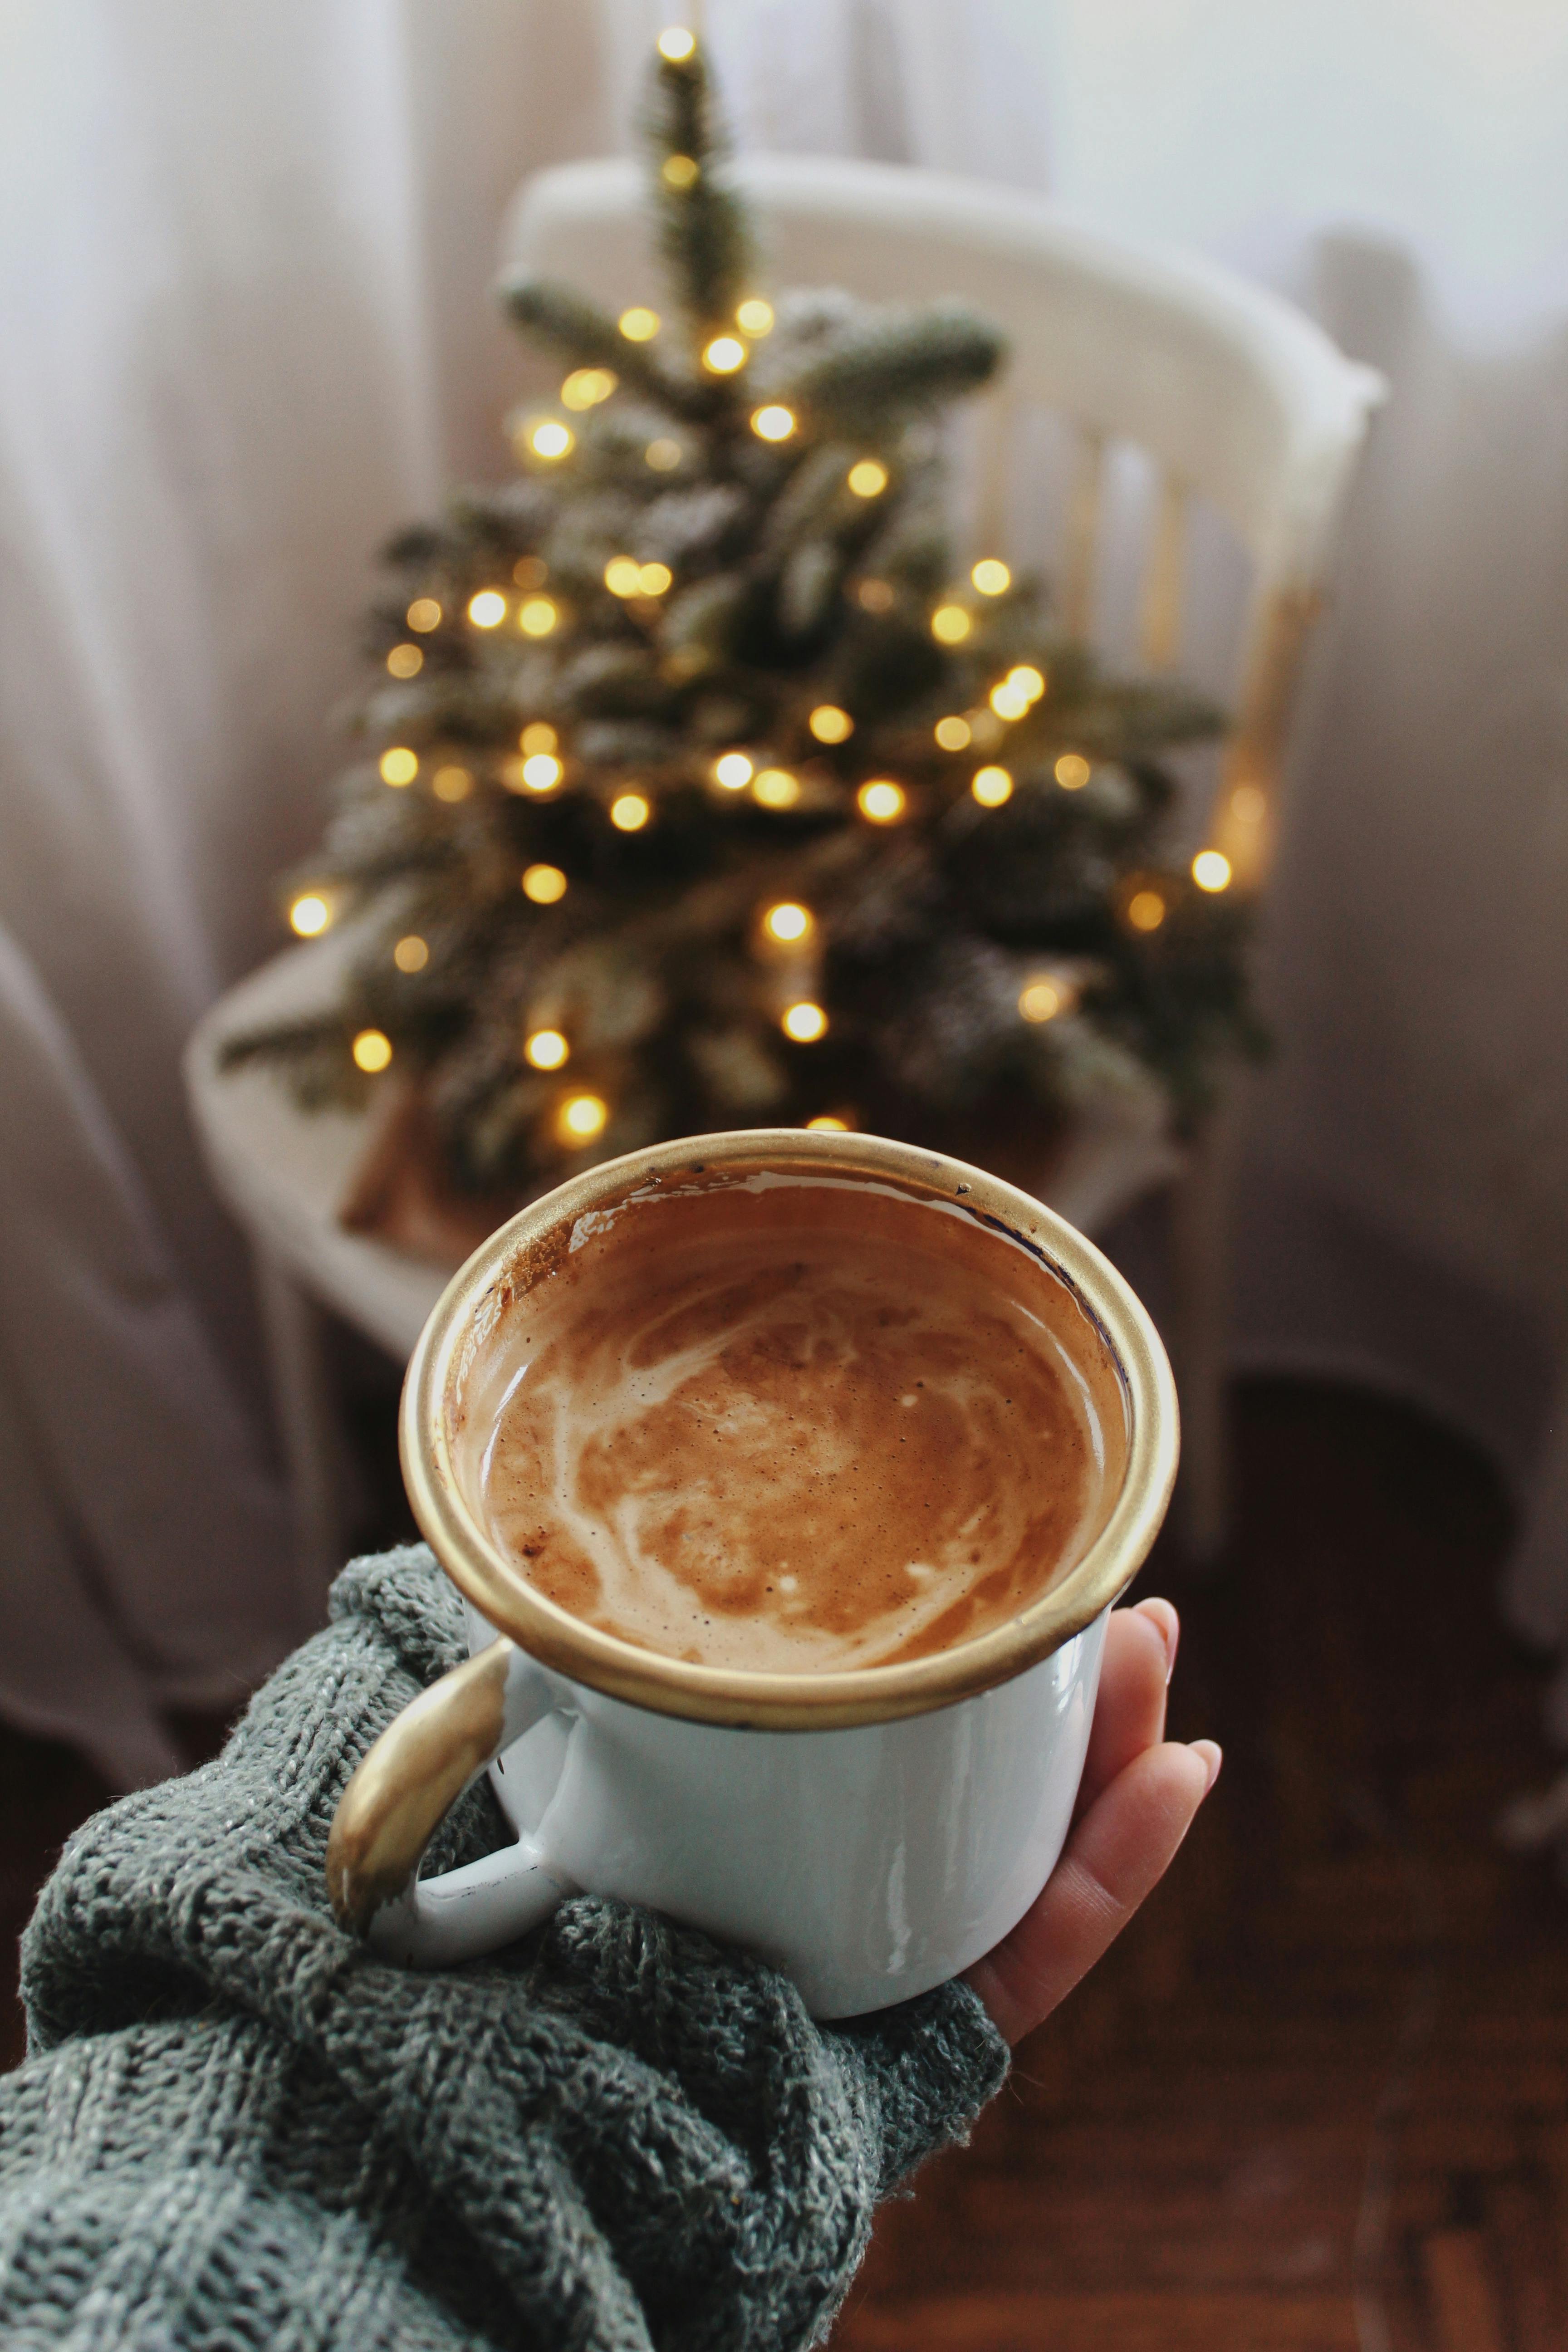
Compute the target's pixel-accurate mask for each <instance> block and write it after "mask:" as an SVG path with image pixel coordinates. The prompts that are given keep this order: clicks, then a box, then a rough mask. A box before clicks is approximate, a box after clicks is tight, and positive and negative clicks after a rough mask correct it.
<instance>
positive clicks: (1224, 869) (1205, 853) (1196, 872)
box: [1193, 849, 1230, 890]
mask: <svg viewBox="0 0 1568 2352" xmlns="http://www.w3.org/2000/svg"><path fill="white" fill-rule="evenodd" d="M1193 880H1194V882H1195V883H1196V884H1197V886H1198V888H1199V889H1200V890H1226V889H1228V888H1229V887H1230V860H1229V858H1228V857H1227V856H1226V855H1225V852H1224V851H1223V850H1220V849H1200V850H1199V852H1198V854H1197V856H1195V857H1194V860H1193Z"/></svg>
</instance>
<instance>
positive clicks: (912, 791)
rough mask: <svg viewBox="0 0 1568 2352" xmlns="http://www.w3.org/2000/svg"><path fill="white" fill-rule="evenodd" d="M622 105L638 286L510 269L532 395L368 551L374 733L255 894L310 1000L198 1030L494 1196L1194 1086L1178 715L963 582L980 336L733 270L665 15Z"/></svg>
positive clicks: (1005, 1131) (1194, 934) (1191, 1090)
mask: <svg viewBox="0 0 1568 2352" xmlns="http://www.w3.org/2000/svg"><path fill="white" fill-rule="evenodd" d="M647 130H648V143H649V147H650V151H651V162H652V182H653V191H654V202H655V204H656V205H657V207H658V222H659V228H660V236H661V246H662V252H663V257H664V262H665V265H666V269H667V273H668V289H669V295H670V297H671V299H672V300H673V305H674V311H675V315H674V316H673V317H672V316H670V315H669V314H668V309H667V310H666V312H665V314H664V315H663V316H660V315H658V314H656V312H655V311H654V310H649V309H643V308H640V307H638V308H635V309H632V310H626V311H625V312H623V313H622V315H621V316H620V317H619V318H618V319H615V318H611V317H609V316H608V315H607V314H605V312H603V311H601V310H598V309H596V308H595V306H594V305H593V304H592V303H589V302H587V301H585V300H584V299H583V298H582V297H581V296H580V295H578V294H577V293H575V292H574V291H572V290H571V289H567V288H565V287H562V286H558V285H553V284H547V283H540V282H529V283H524V284H520V285H516V286H513V287H512V288H511V289H510V290H509V292H508V295H507V298H506V299H507V301H508V305H509V308H510V312H511V315H512V316H513V318H514V319H515V320H517V321H518V323H519V324H520V325H521V327H522V328H523V329H524V330H525V331H527V332H528V333H529V334H530V335H531V336H532V337H533V338H534V339H535V341H541V342H542V343H543V344H545V345H546V346H547V347H549V348H550V349H552V350H553V351H554V352H557V353H559V354H560V355H561V356H562V358H563V360H564V361H565V362H567V364H568V366H569V370H570V372H569V373H567V375H566V377H565V380H564V382H563V384H562V386H561V393H560V404H559V407H558V408H557V409H555V410H552V412H550V413H537V414H531V415H524V416H520V417H518V418H515V419H513V420H512V427H513V445H514V447H515V449H516V451H517V455H518V457H519V460H520V467H521V471H520V476H519V478H517V479H516V480H515V481H513V482H511V483H510V484H509V485H507V486H506V487H504V488H500V489H496V490H489V491H484V492H474V493H469V494H468V495H466V496H464V497H461V498H459V499H458V500H457V501H456V502H455V504H454V505H453V507H452V509H451V511H450V513H449V515H448V518H447V521H446V522H445V524H444V525H442V526H440V527H432V528H427V529H426V528H418V529H415V530H408V531H405V533H404V534H403V535H402V536H401V537H400V538H399V539H398V540H396V541H395V542H394V544H393V546H392V547H391V549H390V550H389V551H388V558H387V561H388V563H389V565H390V569H391V572H392V575H393V581H394V593H392V595H391V596H390V598H389V599H388V600H387V601H386V602H385V603H384V604H382V605H381V606H379V607H378V608H377V610H376V612H375V614H374V648H373V649H374V654H375V656H376V657H377V659H378V661H380V662H383V663H384V667H385V672H386V673H389V676H385V677H384V678H383V681H382V682H381V683H380V684H379V685H378V687H377V688H376V690H375V691H374V692H373V693H372V694H371V695H370V696H369V698H367V700H366V701H365V703H364V705H363V709H362V710H361V712H360V714H359V719H358V724H359V730H360V732H361V735H362V737H363V742H364V745H365V752H366V756H365V758H364V759H363V761H362V762H361V763H359V764H357V765H355V766H354V767H353V768H352V769H351V770H350V771H349V772H348V773H347V774H346V775H345V776H344V778H343V779H342V786H341V799H340V804H339V807H338V811H337V814H336V815H335V817H334V819H333V821H332V824H331V829H330V831H329V834H328V836H327V840H326V844H325V846H324V849H323V850H322V852H321V855H320V856H319V857H317V858H316V859H315V860H313V861H312V862H311V864H310V866H309V867H308V869H306V870H305V871H304V872H303V873H302V874H300V875H297V876H296V877H293V879H292V884H291V891H290V896H291V913H292V919H293V923H294V927H295V929H297V930H299V931H301V932H305V933H309V932H311V931H315V930H320V929H325V928H326V926H327V925H328V923H329V922H331V920H333V919H336V918H337V917H339V916H340V915H352V916H353V918H354V919H355V929H354V933H353V954H352V960H351V961H350V962H349V964H348V968H347V971H346V975H345V978H344V981H343V985H342V997H341V1001H340V1002H339V1003H338V1004H337V1006H336V1008H335V1009H334V1010H333V1011H331V1013H328V1014H325V1015H323V1016H321V1018H319V1019H315V1020H312V1021H309V1022H300V1023H295V1024H289V1025H288V1026H285V1027H281V1028H278V1029H274V1030H270V1031H268V1032H266V1033H264V1034H253V1035H251V1036H248V1037H246V1038H242V1039H239V1040H237V1041H235V1042H234V1043H233V1044H232V1045H230V1047H229V1049H228V1058H229V1060H230V1061H231V1062H238V1061H243V1060H248V1059H254V1058H257V1057H263V1058H268V1059H271V1060H274V1061H277V1062H279V1063H280V1064H282V1065H283V1066H286V1067H287V1069H288V1071H289V1075H290V1076H291V1080H292V1083H293V1085H294V1087H295V1088H296V1091H297V1093H298V1095H299V1097H300V1100H301V1101H302V1102H304V1103H306V1104H317V1103H321V1102H323V1101H327V1100H342V1099H353V1098H354V1097H362V1096H363V1094H364V1092H365V1091H366V1090H367V1089H368V1088H370V1087H373V1086H374V1085H375V1084H377V1083H382V1084H384V1083H385V1081H384V1080H379V1079H378V1076H377V1074H378V1073H380V1072H382V1071H384V1070H386V1069H388V1068H389V1067H390V1069H391V1071H392V1073H393V1074H394V1076H395V1077H396V1076H401V1077H402V1078H403V1079H404V1081H405V1087H407V1088H408V1089H409V1090H410V1092H409V1093H408V1094H407V1095H405V1099H416V1100H417V1101H418V1103H419V1104H420V1106H421V1107H422V1114H423V1116H424V1118H425V1120H426V1128H427V1129H428V1130H429V1131H430V1132H432V1133H433V1134H434V1137H435V1139H436V1148H437V1152H438V1156H439V1160H440V1162H441V1164H442V1169H443V1173H444V1177H445V1180H446V1181H447V1182H448V1183H449V1184H450V1185H451V1186H452V1187H455V1188H456V1189H457V1191H458V1192H470V1193H475V1194H481V1195H484V1196H486V1197H487V1199H489V1201H491V1202H493V1201H494V1200H495V1199H496V1198H497V1196H506V1195H515V1196H517V1197H520V1198H521V1197H522V1196H523V1195H525V1194H527V1193H529V1192H534V1191H537V1190H538V1189H540V1188H541V1186H542V1185H543V1184H545V1183H547V1182H550V1181H555V1180H556V1179H557V1178H558V1176H559V1175H560V1174H561V1173H562V1172H563V1171H566V1170H567V1169H569V1168H571V1167H574V1166H581V1165H583V1164H584V1163H585V1162H586V1161H588V1160H592V1159H595V1158H600V1157H604V1156H605V1155H607V1154H610V1153H614V1152H619V1151H623V1150H629V1149H631V1148H633V1147H634V1146H637V1145H639V1144H642V1143H645V1142H647V1141H648V1140H650V1139H654V1138H656V1137H658V1136H660V1135H674V1134H681V1133H700V1132H702V1131H705V1130H708V1129H715V1128H728V1127H736V1126H750V1125H757V1124H795V1123H801V1122H805V1123H811V1122H814V1121H815V1122H816V1123H817V1124H827V1125H850V1124H859V1125H865V1126H868V1127H875V1128H878V1129H881V1130H882V1131H884V1132H889V1131H890V1132H894V1133H903V1134H912V1135H915V1136H918V1137H924V1138H928V1139H937V1140H941V1141H943V1142H946V1143H947V1144H949V1145H950V1146H952V1147H955V1148H959V1149H967V1150H968V1151H969V1153H970V1156H979V1157H984V1156H986V1152H985V1145H986V1140H987V1139H988V1138H989V1139H992V1140H993V1141H994V1140H995V1139H998V1138H1005V1137H1006V1136H1007V1135H1009V1134H1010V1135H1011V1136H1012V1138H1013V1139H1014V1142H1015V1144H1016V1142H1017V1139H1019V1138H1020V1137H1022V1138H1023V1139H1025V1140H1026V1143H1027V1146H1028V1149H1029V1150H1037V1149H1038V1146H1039V1143H1040V1140H1041V1139H1042V1138H1043V1137H1044V1136H1045V1134H1046V1133H1047V1130H1048V1129H1049V1126H1050V1124H1051V1122H1052V1121H1053V1119H1056V1118H1059V1116H1060V1114H1061V1112H1062V1109H1063V1108H1064V1107H1065V1106H1068V1105H1069V1104H1070V1103H1071V1102H1072V1101H1073V1100H1074V1099H1075V1098H1077V1097H1081V1096H1082V1095H1083V1094H1084V1092H1085V1091H1086V1090H1092V1089H1095V1088H1100V1087H1104V1086H1106V1085H1107V1084H1109V1083H1114V1082H1115V1081H1116V1080H1117V1078H1118V1077H1119V1076H1121V1077H1125V1076H1127V1075H1128V1074H1129V1073H1131V1074H1132V1075H1134V1076H1138V1075H1141V1074H1142V1073H1145V1072H1147V1073H1152V1074H1153V1076H1155V1077H1156V1078H1157V1079H1158V1080H1159V1081H1160V1082H1161V1083H1162V1084H1163V1086H1164V1087H1165V1088H1166V1089H1167V1090H1168V1094H1169V1097H1170V1100H1171V1103H1172V1106H1173V1113H1174V1115H1175V1117H1176V1118H1178V1119H1182V1118H1187V1117H1190V1116H1191V1114H1193V1113H1194V1111H1195V1110H1196V1109H1197V1108H1200V1107H1201V1106H1202V1104H1203V1103H1204V1101H1205V1098H1206V1094H1207V1090H1208V1088H1209V1086H1210V1083H1211V1078H1212V1073H1213V1069H1214V1066H1215V1060H1216V1058H1217V1057H1218V1056H1220V1055H1222V1054H1224V1053H1225V1052H1226V1051H1227V1050H1229V1049H1233V1048H1234V1047H1235V1046H1236V1045H1237V1044H1238V1043H1241V1044H1246V1043H1247V1041H1248V1040H1249V1038H1250V1028H1249V1024H1248V1021H1247V1013H1246V1010H1245V1001H1244V992H1243V985H1242V979H1241V968H1240V961H1239V953H1238V950H1239V933H1240V909H1239V908H1237V907H1235V906H1233V905H1232V904H1230V903H1229V902H1227V901H1226V899H1225V898H1223V897H1220V896H1216V895H1215V893H1214V892H1213V891H1212V890H1210V891H1207V892H1205V890H1204V889H1201V888H1198V887H1195V886H1194V883H1193V882H1192V880H1191V879H1190V878H1189V877H1187V876H1186V875H1184V874H1183V873H1181V872H1179V871H1177V870H1173V868H1172V867H1171V866H1169V865H1168V864H1167V863H1165V862H1163V858H1162V854H1161V846H1160V845H1161V840H1162V835H1163V829H1164V825H1165V822H1166V819H1167V814H1168V812H1169V810H1170V807H1171V803H1172V800H1173V785H1172V783H1171V781H1170V779H1169V777H1168V775H1167V774H1166V772H1164V770H1163V768H1162V767H1161V765H1160V762H1159V754H1160V753H1161V752H1162V751H1164V750H1166V749H1167V748H1169V747H1171V746H1173V745H1174V744H1176V743H1179V742H1182V741H1185V740H1194V739H1197V738H1199V737H1202V736H1205V735H1209V734H1212V733H1213V732H1214V731H1215V717H1214V714H1213V713H1212V712H1211V711H1210V710H1209V709H1206V708H1205V707H1204V706H1202V705H1200V704H1198V703H1197V702H1196V701H1194V699H1193V698H1191V697H1189V696H1186V695H1184V694H1182V693H1180V692H1178V691H1174V690H1173V689H1170V688H1163V687H1157V686H1153V685H1149V684H1128V683H1116V682H1112V681H1110V680H1108V679H1107V678H1106V677H1104V676H1102V675H1101V673H1100V670H1099V668H1098V667H1096V664H1095V662H1094V661H1093V660H1092V658H1091V657H1090V656H1089V654H1088V653H1087V652H1086V651H1085V650H1084V649H1083V648H1082V647H1081V646H1075V645H1072V644H1068V643H1066V642H1062V641H1060V640H1059V639H1058V638H1055V637H1053V635H1051V633H1050V630H1049V628H1048V625H1047V614H1046V610H1045V605H1044V600H1043V596H1042V592H1041V589H1040V586H1039V583H1037V582H1036V581H1034V580H1031V579H1025V578H1018V579H1016V578H1014V577H1012V576H1011V575H1010V573H1009V571H1008V568H1007V566H1006V565H1005V563H1003V562H1001V561H1000V560H998V559H997V558H995V557H987V558H984V559H983V560H982V561H980V562H976V563H975V564H974V565H973V569H972V570H971V571H970V572H968V574H967V575H966V576H964V577H963V578H962V579H960V580H956V581H955V575H954V572H953V568H952V556H951V553H950V550H949V543H948V536H947V529H946V517H945V513H944V469H943V464H942V442H941V437H940V433H939V430H938V425H939V420H940V418H941V415H942V411H943V410H944V408H946V407H947V406H948V405H950V404H952V402H953V401H954V400H955V399H957V398H958V397H960V396H962V395H963V394H966V393H968V392H970V391H972V390H973V389H974V388H975V387H977V386H979V385H981V384H983V383H985V382H986V381H987V379H988V378H989V377H990V376H991V375H992V374H993V373H994V371H995V369H996V368H997V366H998V365H999V364H1000V362H1001V360H1002V357H1003V352H1002V346H1001V342H1000V339H999V338H998V336H997V335H996V333H995V332H994V331H993V330H992V329H991V328H990V327H988V326H987V325H986V324H985V323H984V321H983V320H979V319H977V318H975V317H974V316H973V315H972V314H971V313H970V312H968V311H967V310H964V309H963V308H961V307H960V306H958V305H956V304H943V305H939V306H935V307H931V308H927V309H922V310H906V309H892V308H873V307H869V306H868V305H865V304H863V303H860V302H858V301H855V300H852V299H849V298H848V297H847V296H846V295H843V294H840V293H835V292H813V293H795V294H790V295H787V296H784V297H782V298H781V299H779V300H778V301H777V304H776V307H775V306H774V305H773V304H772V303H770V302H769V301H768V300H766V299H763V295H762V294H761V292H760V291H759V289H758V285H757V279H756V272H755V265H754V260H753V254H752V242H751V238H750V235H749V232H748V226H747V222H746V217H745V215H744V212H743V210H742V205H741V204H740V202H739V200H738V198H737V196H736V194H735V193H734V192H733V190H732V189H731V186H730V185H729V184H727V182H726V178H725V174H724V169H723V156H722V152H721V142H720V139H719V136H718V132H717V128H716V124H715V121H714V114H713V107H712V100H711V93H710V85H709V81H708V78H707V74H706V70H705V68H704V64H703V59H702V57H701V54H700V50H699V47H698V46H697V44H696V42H695V41H694V40H693V39H692V37H690V36H689V35H686V34H669V35H666V36H665V37H664V38H663V39H662V41H661V43H660V55H659V56H658V59H657V62H656V66H655V69H654V73H653V77H652V82H651V91H650V100H649V106H648V122H647ZM1223 865H1224V861H1223V860H1219V861H1218V865H1217V866H1211V867H1210V868H1209V870H1208V875H1207V877H1206V878H1208V879H1209V880H1210V881H1211V882H1212V881H1214V880H1215V879H1216V878H1217V879H1218V881H1219V882H1220V883H1221V884H1222V885H1223V882H1224V880H1225V879H1226V875H1225V874H1224V873H1222V872H1220V868H1222V867H1223ZM992 1156H994V1157H995V1156H1003V1157H1005V1156H1006V1154H1005V1151H1004V1150H1002V1148H1001V1146H1000V1145H998V1147H997V1150H996V1151H994V1153H993V1155H992ZM1014 1157H1015V1158H1016V1151H1015V1153H1014Z"/></svg>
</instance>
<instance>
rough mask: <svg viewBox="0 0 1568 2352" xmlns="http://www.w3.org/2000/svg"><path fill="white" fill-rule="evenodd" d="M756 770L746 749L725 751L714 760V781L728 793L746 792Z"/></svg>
mask: <svg viewBox="0 0 1568 2352" xmlns="http://www.w3.org/2000/svg"><path fill="white" fill-rule="evenodd" d="M755 774H756V770H755V768H754V767H753V766H752V762H751V761H750V760H748V759H747V757H746V755H745V753H744V751H725V752H723V753H722V754H721V757H720V758H718V759H717V760H715V761H714V762H713V781H714V782H715V783H716V784H722V785H723V787H724V790H725V791H726V792H727V793H740V792H744V790H745V788H746V786H747V785H748V784H749V783H750V782H751V781H752V777H753V776H754V775H755Z"/></svg>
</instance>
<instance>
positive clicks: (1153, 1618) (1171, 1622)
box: [1138, 1601, 1182, 1690]
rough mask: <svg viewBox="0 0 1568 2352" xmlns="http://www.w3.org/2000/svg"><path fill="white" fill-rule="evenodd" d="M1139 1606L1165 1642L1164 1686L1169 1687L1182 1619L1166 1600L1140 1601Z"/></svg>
mask: <svg viewBox="0 0 1568 2352" xmlns="http://www.w3.org/2000/svg"><path fill="white" fill-rule="evenodd" d="M1138 1605H1139V1607H1140V1609H1141V1610H1142V1612H1143V1614H1144V1616H1145V1617H1147V1619H1148V1620H1149V1622H1150V1624H1151V1625H1157V1626H1158V1627H1159V1629H1160V1639H1161V1641H1162V1642H1163V1643H1164V1644H1165V1688H1166V1689H1167V1690H1169V1689H1170V1687H1171V1676H1172V1675H1173V1674H1174V1673H1175V1671H1176V1652H1177V1650H1178V1649H1179V1648H1180V1647H1181V1642H1182V1621H1181V1619H1180V1618H1179V1617H1178V1616H1177V1614H1176V1612H1175V1610H1174V1609H1173V1607H1172V1605H1171V1603H1170V1602H1169V1601H1140V1602H1139V1604H1138Z"/></svg>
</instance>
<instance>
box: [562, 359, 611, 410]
mask: <svg viewBox="0 0 1568 2352" xmlns="http://www.w3.org/2000/svg"><path fill="white" fill-rule="evenodd" d="M618 382H619V378H618V377H617V376H616V372H615V370H614V369H613V368H597V367H586V368H574V369H573V371H572V373H571V374H570V375H569V376H568V377H567V378H566V381H565V383H563V385H562V387H561V404H562V406H563V408H576V409H583V408H596V407H597V406H598V404H599V403H600V401H602V400H608V398H609V396H610V394H611V393H612V392H614V390H615V388H616V383H618Z"/></svg>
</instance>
